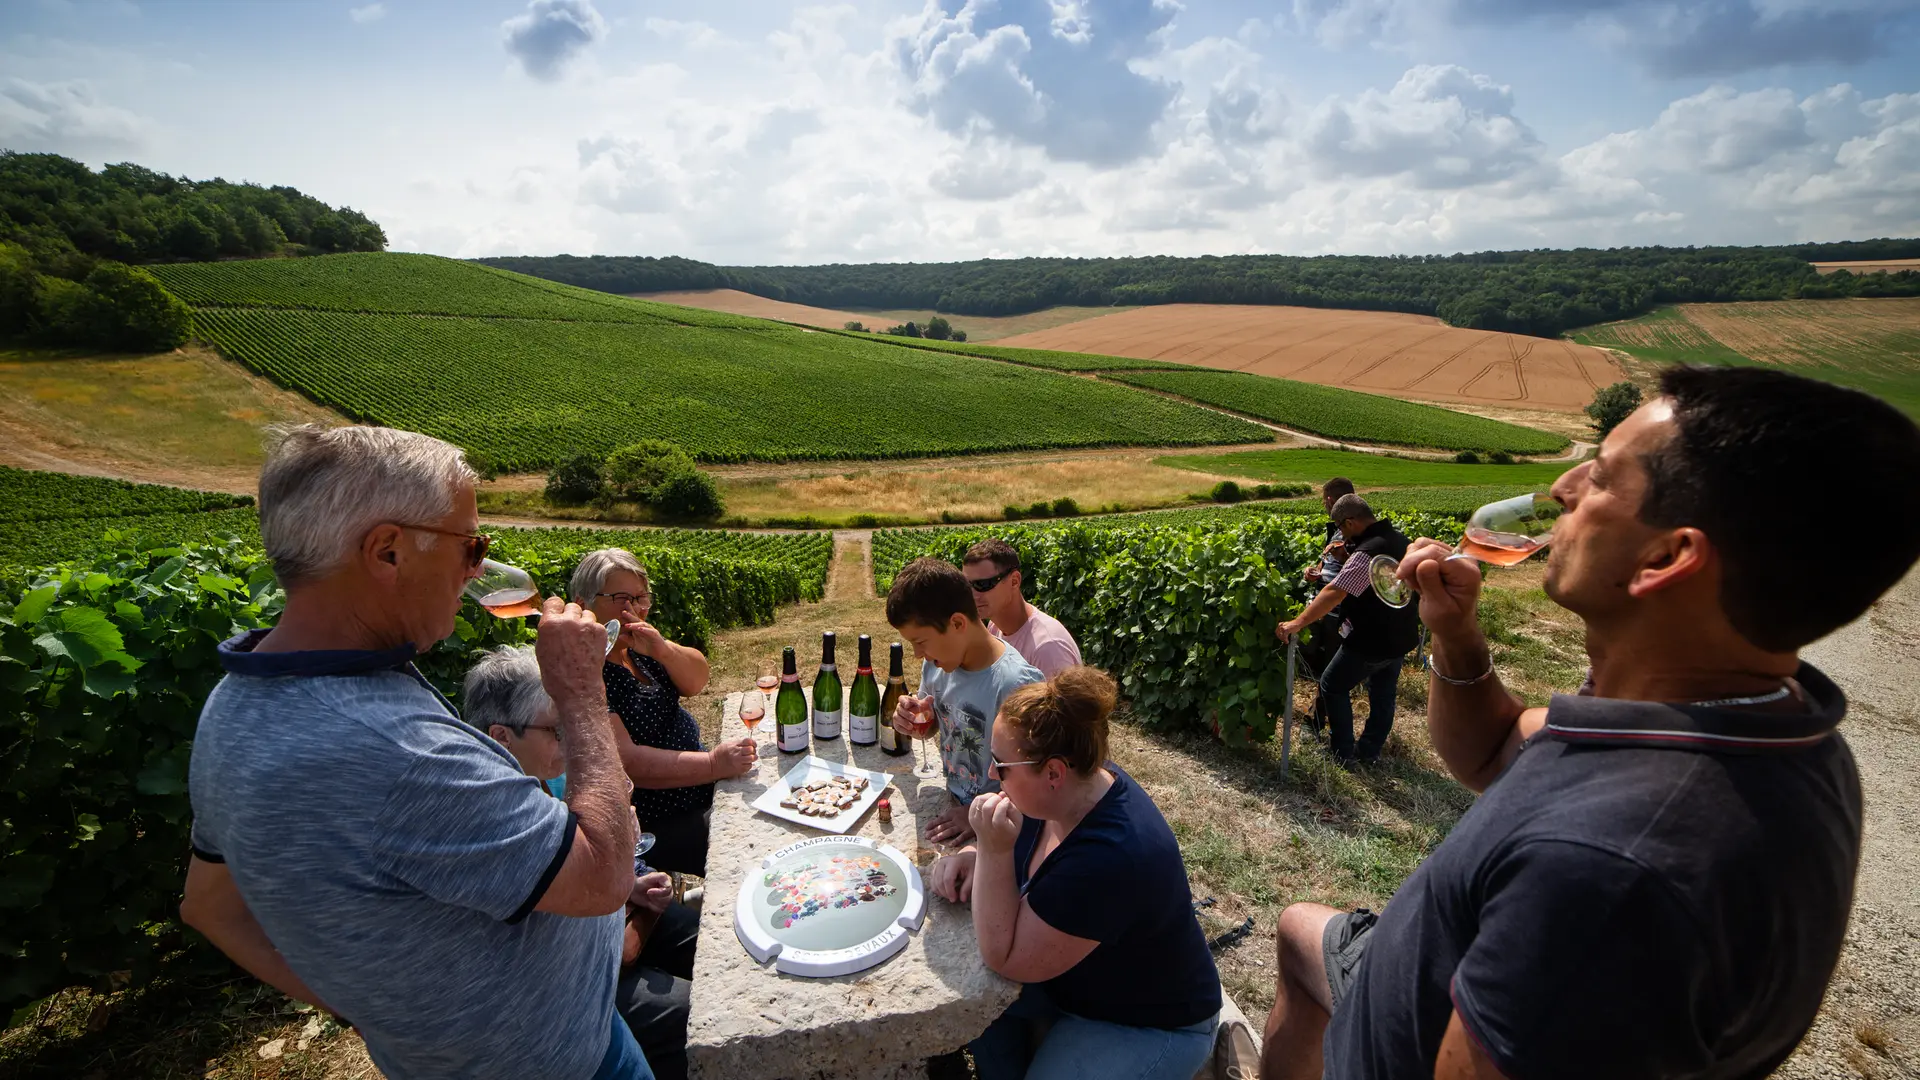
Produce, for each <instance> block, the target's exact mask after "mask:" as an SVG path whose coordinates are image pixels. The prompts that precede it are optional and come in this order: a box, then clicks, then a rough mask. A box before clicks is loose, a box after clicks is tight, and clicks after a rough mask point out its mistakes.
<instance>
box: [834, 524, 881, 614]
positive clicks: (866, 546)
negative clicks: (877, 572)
mask: <svg viewBox="0 0 1920 1080" xmlns="http://www.w3.org/2000/svg"><path fill="white" fill-rule="evenodd" d="M826 598H827V599H828V600H871V599H873V530H872V529H851V530H847V531H844V532H836V533H834V534H833V565H832V566H831V567H829V568H828V570H827V595H826Z"/></svg>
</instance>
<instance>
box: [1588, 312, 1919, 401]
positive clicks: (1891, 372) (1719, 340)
mask: <svg viewBox="0 0 1920 1080" xmlns="http://www.w3.org/2000/svg"><path fill="white" fill-rule="evenodd" d="M1568 337H1569V338H1570V339H1571V340H1573V341H1575V342H1578V343H1580V344H1583V345H1592V346H1595V347H1598V348H1605V349H1614V350H1617V351H1619V352H1622V353H1625V354H1626V355H1628V356H1631V357H1634V358H1635V359H1638V360H1642V361H1646V362H1650V363H1656V364H1662V365H1670V364H1705V365H1712V366H1720V367H1727V366H1732V367H1768V368H1773V369H1775V370H1778V371H1787V372H1792V373H1793V374H1796V375H1804V376H1806V377H1808V378H1812V379H1819V380H1821V381H1823V382H1830V383H1834V384H1836V385H1839V386H1845V387H1849V388H1851V389H1854V390H1859V391H1862V392H1864V393H1868V394H1872V395H1874V396H1876V397H1878V398H1880V399H1881V400H1883V401H1886V402H1887V403H1888V404H1891V405H1893V406H1894V407H1895V408H1898V409H1900V410H1902V411H1904V412H1905V413H1907V415H1909V416H1912V417H1915V418H1916V419H1920V299H1916V298H1913V297H1874V298H1845V299H1805V300H1768V301H1742V302H1737V303H1727V304H1670V305H1667V306H1665V307H1661V308H1657V309H1655V310H1653V311H1651V312H1648V313H1647V314H1645V315H1642V316H1639V317H1638V318H1633V319H1621V320H1618V321H1615V322H1610V323H1602V324H1600V325H1598V326H1590V327H1586V328H1584V329H1581V330H1576V331H1573V332H1571V333H1570V334H1569V335H1568Z"/></svg>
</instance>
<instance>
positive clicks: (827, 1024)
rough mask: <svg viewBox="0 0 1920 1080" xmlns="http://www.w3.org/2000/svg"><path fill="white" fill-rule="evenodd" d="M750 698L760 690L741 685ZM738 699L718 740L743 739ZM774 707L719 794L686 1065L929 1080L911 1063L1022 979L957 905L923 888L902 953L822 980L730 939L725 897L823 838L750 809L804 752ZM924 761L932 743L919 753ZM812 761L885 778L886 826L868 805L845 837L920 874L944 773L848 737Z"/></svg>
mask: <svg viewBox="0 0 1920 1080" xmlns="http://www.w3.org/2000/svg"><path fill="white" fill-rule="evenodd" d="M749 692H750V693H758V691H749ZM740 698H741V695H740V694H731V695H729V696H728V697H727V700H726V705H725V712H724V713H723V714H722V718H721V723H720V737H721V738H722V739H723V740H724V739H737V738H739V737H741V736H742V735H745V734H746V733H747V731H746V728H745V727H744V726H743V725H742V724H741V723H740ZM773 726H774V725H773V710H772V709H768V710H767V718H766V719H765V720H763V721H762V722H761V724H760V730H759V731H758V732H757V738H758V740H759V743H760V758H759V762H758V765H757V767H756V768H755V770H754V771H753V772H750V773H748V774H747V775H745V776H743V777H739V778H738V779H734V780H723V781H721V782H720V783H719V784H718V785H716V787H715V791H714V799H713V826H712V831H711V833H710V841H709V844H708V850H707V871H708V876H707V879H706V888H705V893H704V895H705V899H704V901H703V902H702V911H701V915H700V948H699V953H698V956H697V958H696V959H695V962H694V969H693V1002H692V1015H691V1017H690V1019H689V1020H688V1023H687V1059H688V1063H689V1067H690V1069H691V1072H692V1075H693V1076H694V1077H696V1078H698V1080H723V1078H724V1080H801V1078H813V1077H836V1078H838V1077H847V1078H853V1077H859V1078H861V1080H869V1078H871V1080H881V1078H885V1080H894V1078H905V1077H921V1076H925V1070H924V1068H923V1067H922V1065H921V1063H922V1062H924V1061H925V1059H927V1058H929V1057H932V1056H935V1055H937V1054H944V1053H948V1052H950V1051H953V1050H958V1049H960V1048H961V1047H962V1046H964V1045H966V1043H967V1042H968V1040H970V1039H972V1038H973V1037H974V1036H976V1035H978V1034H980V1032H982V1031H984V1030H985V1029H986V1026H987V1024H989V1023H990V1022H992V1020H993V1019H994V1018H995V1017H997V1016H999V1015H1000V1014H1001V1013H1002V1012H1003V1011H1005V1010H1006V1007H1007V1006H1008V1005H1009V1004H1011V1003H1012V1002H1013V999H1014V998H1015V997H1016V996H1018V994H1019V990H1020V988H1019V986H1018V984H1015V983H1012V982H1009V981H1007V980H1006V979H1003V978H1001V977H1000V976H998V975H996V974H994V973H993V972H991V971H989V970H987V968H986V965H985V964H983V963H981V961H980V950H979V947H978V945H977V944H976V942H975V940H974V936H973V918H972V915H971V913H970V912H969V911H968V910H967V909H966V908H965V907H962V906H959V905H956V904H949V903H947V902H946V901H945V900H942V899H940V898H939V897H936V896H934V895H933V894H932V891H931V890H929V891H928V895H927V899H928V909H927V921H926V924H925V925H924V926H922V927H921V929H920V931H919V932H918V933H916V934H914V935H912V938H911V940H910V941H909V942H908V944H907V947H906V949H905V950H903V951H902V952H900V953H899V954H898V955H896V956H894V957H892V958H891V959H889V960H887V961H886V962H885V963H882V964H880V965H879V966H878V967H873V968H868V969H867V970H866V971H862V972H858V973H855V974H853V975H844V976H840V977H838V978H832V979H806V978H801V977H798V976H793V975H783V974H780V973H779V972H776V971H775V970H773V964H772V962H769V963H768V964H766V965H765V966H764V967H763V966H761V965H758V964H755V963H754V962H753V958H752V957H751V956H748V955H747V951H746V950H745V949H744V948H742V947H741V945H740V942H739V939H737V938H736V937H735V936H734V932H733V908H734V900H735V898H736V897H737V896H738V895H739V891H740V883H741V881H742V880H744V877H745V875H746V873H747V872H748V870H749V869H754V870H757V869H758V867H759V864H760V861H761V860H762V859H764V858H766V857H767V856H768V855H769V854H771V853H772V852H773V851H775V850H776V849H778V848H782V847H785V846H786V845H788V844H791V843H793V842H794V841H796V840H805V839H808V838H810V837H814V836H821V835H825V834H824V833H823V832H822V831H820V830H818V829H811V828H808V827H806V826H804V825H799V824H795V823H793V822H788V821H782V820H780V819H778V818H773V817H769V816H767V815H765V814H760V813H757V812H755V811H754V810H753V808H752V806H751V805H750V804H751V803H752V802H753V800H754V799H756V798H759V797H760V795H761V793H763V792H764V791H766V790H767V788H768V787H769V786H771V785H773V784H775V783H777V782H778V781H779V779H780V777H782V776H784V775H785V774H786V771H787V770H788V769H790V768H792V767H793V765H794V764H795V763H796V762H797V761H798V760H799V759H800V758H801V757H802V756H804V755H799V754H791V755H789V754H782V753H780V752H779V751H778V750H776V749H775V748H774V746H773V738H774V733H773V732H772V731H771V730H770V729H771V728H772V727H773ZM925 749H926V750H927V752H928V753H929V754H931V753H933V752H934V749H935V748H934V746H933V745H932V744H931V743H929V744H928V745H927V747H926V748H925ZM811 753H813V754H814V755H815V756H817V757H820V758H822V759H824V760H827V761H842V762H849V763H851V764H854V765H858V766H859V767H861V768H863V769H874V770H877V771H881V772H887V773H890V774H892V776H893V783H892V791H891V792H890V793H889V801H890V802H891V803H892V806H893V821H892V822H891V823H890V824H885V825H882V824H881V823H880V820H879V815H878V814H877V812H875V811H873V810H869V811H867V813H866V815H865V816H864V817H863V818H862V819H861V820H860V822H859V823H858V824H857V825H856V826H855V827H854V828H852V829H849V830H848V831H847V835H848V836H865V837H871V838H873V839H876V840H881V841H883V842H885V843H889V844H892V845H893V846H894V847H896V848H898V849H899V850H900V851H902V852H904V853H906V855H907V856H908V857H910V858H913V859H914V861H915V862H916V863H919V864H920V865H921V869H922V870H923V871H924V870H925V868H926V864H927V863H928V862H931V861H932V856H933V851H932V850H931V849H930V848H929V847H928V845H927V844H926V843H925V842H924V841H923V840H922V839H921V837H922V836H924V835H925V825H924V823H925V822H926V821H928V820H930V819H931V818H932V817H933V816H934V815H935V814H938V813H939V812H940V811H941V810H942V809H944V808H945V807H946V806H947V805H948V804H949V802H950V800H949V797H948V795H947V792H946V783H945V780H944V779H943V778H939V777H936V778H934V779H932V780H921V779H919V778H917V777H915V776H913V775H912V773H913V766H914V761H915V757H914V755H913V754H911V753H909V754H907V755H905V756H902V757H890V756H888V755H886V754H884V753H881V751H880V748H879V747H877V746H853V745H852V744H850V743H849V742H848V741H847V739H846V736H845V735H844V734H842V736H841V737H840V738H838V739H833V740H828V741H822V742H817V743H815V744H814V745H813V747H812V750H811Z"/></svg>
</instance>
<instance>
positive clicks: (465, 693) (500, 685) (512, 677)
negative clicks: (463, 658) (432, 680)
mask: <svg viewBox="0 0 1920 1080" xmlns="http://www.w3.org/2000/svg"><path fill="white" fill-rule="evenodd" d="M460 706H461V712H462V713H464V714H465V718H466V721H467V723H469V724H472V725H473V726H474V727H477V728H479V729H480V730H481V731H484V732H486V733H487V734H488V735H490V736H492V737H493V741H494V742H497V743H499V744H500V745H501V746H504V747H506V748H507V752H508V753H510V754H512V755H513V759H514V760H515V761H518V762H519V763H520V767H521V768H522V769H525V770H526V771H527V775H528V776H531V777H533V778H534V779H535V780H538V781H540V783H541V785H542V786H543V787H545V788H546V789H547V791H548V793H549V794H552V795H554V796H558V797H564V796H565V795H566V786H565V785H566V780H565V778H564V774H565V773H566V771H567V755H566V752H565V748H564V744H563V743H562V742H561V741H560V714H559V712H558V710H556V709H555V708H554V706H553V699H552V698H549V697H548V696H547V691H546V688H545V687H542V686H541V685H540V662H539V661H538V660H536V659H534V656H533V647H532V646H530V645H522V646H519V647H518V648H516V647H514V646H511V645H502V646H500V647H499V648H497V649H493V650H490V651H488V652H487V653H485V654H484V655H482V656H481V657H480V660H479V662H477V663H475V664H474V665H473V667H472V668H470V669H468V671H467V677H466V681H465V682H463V683H462V684H461V688H460ZM556 781H558V783H557V784H556V783H555V782H556Z"/></svg>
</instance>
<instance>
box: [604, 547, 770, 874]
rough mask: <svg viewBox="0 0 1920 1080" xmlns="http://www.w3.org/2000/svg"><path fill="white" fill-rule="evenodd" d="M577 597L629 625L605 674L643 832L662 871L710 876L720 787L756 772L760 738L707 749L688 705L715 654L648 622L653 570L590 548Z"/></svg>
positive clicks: (630, 557) (627, 555)
mask: <svg viewBox="0 0 1920 1080" xmlns="http://www.w3.org/2000/svg"><path fill="white" fill-rule="evenodd" d="M568 592H569V593H570V594H571V596H572V598H573V602H574V603H576V604H579V605H580V606H581V607H583V608H591V609H592V610H593V614H594V617H595V618H597V619H599V620H601V621H602V622H605V621H606V620H608V619H619V620H620V621H621V622H622V623H624V624H625V629H623V630H622V631H621V633H620V637H619V640H617V641H616V642H615V643H614V646H613V650H612V651H611V652H609V653H607V662H606V666H605V667H604V668H603V669H602V672H601V674H602V676H603V677H604V680H605V682H606V687H607V708H609V709H612V710H613V713H614V715H615V716H618V717H619V718H620V725H619V727H618V728H617V729H616V730H615V737H614V742H615V745H616V746H617V747H618V748H619V750H620V760H621V762H622V764H624V765H625V766H626V768H627V775H628V776H629V777H630V778H632V780H633V786H634V792H633V808H634V810H635V812H637V813H638V814H639V815H640V824H641V827H642V828H645V829H646V830H647V831H648V832H651V833H653V835H654V837H655V842H654V847H653V851H652V852H651V853H650V854H649V856H648V858H649V859H650V860H651V861H652V863H653V865H655V866H657V867H659V868H661V869H662V870H675V871H678V872H680V873H685V874H698V875H699V876H701V877H705V876H706V874H707V814H708V811H709V810H710V809H711V808H712V807H713V783H714V781H716V780H720V779H724V778H727V777H733V776H740V775H743V774H745V773H746V772H747V771H748V770H750V769H752V768H753V764H754V757H755V754H756V747H755V745H754V741H753V740H752V739H751V738H745V739H735V740H734V741H732V742H729V743H722V744H720V745H719V746H716V747H714V748H712V749H711V750H709V749H707V748H706V747H704V746H703V745H702V744H701V742H700V724H699V721H697V720H695V719H694V718H693V714H692V713H689V712H688V711H687V710H686V709H685V707H683V706H682V705H681V704H680V700H681V698H682V697H684V696H685V695H688V694H697V693H699V692H700V691H702V690H704V689H706V686H707V675H708V670H707V658H706V656H705V655H703V654H702V653H701V652H700V650H698V649H695V648H692V647H690V646H686V645H680V644H676V643H675V642H672V641H668V640H667V639H666V637H665V636H664V635H662V634H661V633H660V631H659V630H658V629H656V628H655V627H654V625H653V624H652V623H650V622H648V621H647V616H648V615H650V614H652V613H653V590H652V586H651V584H650V583H649V581H648V579H647V568H646V567H645V566H644V565H643V564H642V563H641V562H640V560H639V559H638V558H635V557H634V554H633V552H631V551H627V550H625V549H623V548H601V549H600V550H598V551H592V552H588V553H587V554H586V555H585V556H584V557H583V558H581V560H580V565H579V566H578V567H576V568H575V569H574V572H573V578H572V580H571V581H569V582H568Z"/></svg>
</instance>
